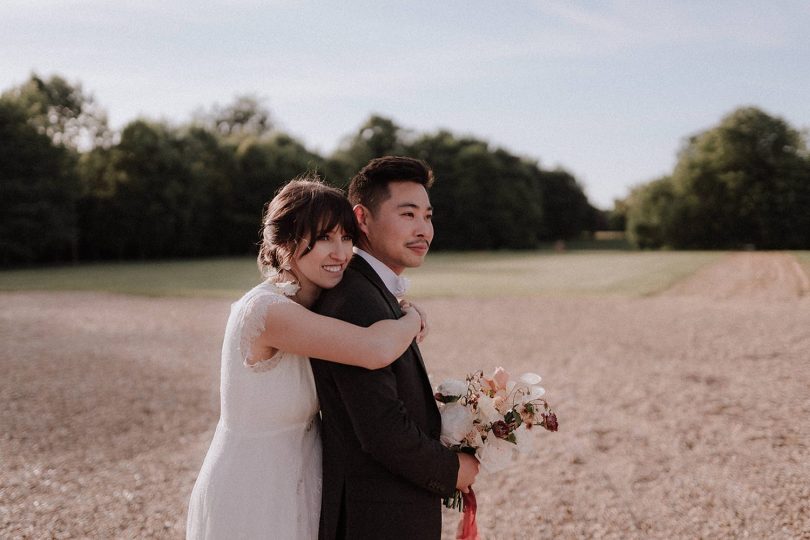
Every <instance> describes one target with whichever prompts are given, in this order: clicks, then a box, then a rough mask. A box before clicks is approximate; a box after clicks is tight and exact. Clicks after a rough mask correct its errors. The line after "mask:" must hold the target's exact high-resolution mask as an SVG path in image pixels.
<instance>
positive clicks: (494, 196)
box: [407, 131, 544, 249]
mask: <svg viewBox="0 0 810 540" xmlns="http://www.w3.org/2000/svg"><path fill="white" fill-rule="evenodd" d="M407 152H408V154H410V155H412V156H415V157H418V158H420V159H424V160H425V161H427V162H428V163H429V164H430V165H431V167H432V168H433V170H434V173H435V175H436V177H437V181H436V184H435V185H434V187H433V190H432V191H431V201H432V203H433V206H434V208H436V212H435V214H434V222H435V223H436V229H437V235H436V239H435V241H434V244H435V246H436V247H438V248H440V249H504V248H509V249H525V248H531V247H536V246H537V244H538V240H539V238H540V235H541V234H542V231H543V230H544V223H543V208H542V189H541V186H540V185H539V183H538V182H537V176H538V175H537V173H536V164H534V163H532V162H528V161H525V160H522V159H521V158H519V157H517V156H513V155H511V154H509V153H508V152H506V151H505V150H502V149H496V150H491V149H490V148H489V146H488V144H487V143H486V142H484V141H481V140H477V139H474V138H469V137H467V138H461V139H458V138H456V137H455V136H453V135H452V134H451V133H450V132H448V131H439V132H438V133H436V134H435V135H424V136H422V137H420V138H418V139H416V140H415V141H414V142H413V143H412V144H410V145H409V146H408V147H407Z"/></svg>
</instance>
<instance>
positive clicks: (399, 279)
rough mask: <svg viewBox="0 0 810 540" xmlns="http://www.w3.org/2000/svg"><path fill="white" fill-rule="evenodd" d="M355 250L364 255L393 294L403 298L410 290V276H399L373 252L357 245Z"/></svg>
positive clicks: (361, 255)
mask: <svg viewBox="0 0 810 540" xmlns="http://www.w3.org/2000/svg"><path fill="white" fill-rule="evenodd" d="M353 250H354V252H355V254H357V255H359V256H360V257H363V259H364V260H365V261H366V262H367V263H368V264H369V266H371V268H373V269H374V271H375V272H377V275H378V276H380V279H381V280H382V282H383V283H384V284H385V287H386V288H387V289H388V290H389V291H390V292H391V294H393V295H394V296H395V297H396V298H397V299H402V297H403V296H405V293H406V292H407V291H408V286H409V285H410V280H409V279H408V278H406V277H404V276H398V275H397V274H396V273H395V272H394V271H393V270H391V269H390V268H388V267H387V266H386V265H385V263H382V262H380V260H379V259H377V258H376V257H375V256H374V255H372V254H371V253H368V252H367V251H363V250H362V249H360V248H359V247H357V246H355V247H354V248H353Z"/></svg>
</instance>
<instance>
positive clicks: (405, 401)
mask: <svg viewBox="0 0 810 540" xmlns="http://www.w3.org/2000/svg"><path fill="white" fill-rule="evenodd" d="M314 309H315V311H317V312H318V313H321V314H323V315H328V316H330V317H336V318H338V319H342V320H344V321H348V322H351V323H354V324H357V325H360V326H370V325H371V324H373V323H375V322H377V321H379V320H382V319H394V318H399V317H400V316H402V311H401V310H400V308H399V304H398V303H397V300H396V298H394V296H393V295H392V294H391V293H390V292H389V291H388V289H386V287H385V285H384V284H383V282H382V280H381V279H380V277H379V276H378V275H377V273H376V272H375V271H374V270H373V269H372V268H371V266H369V264H368V263H367V262H366V261H364V260H363V259H362V257H360V256H355V257H354V258H353V259H352V261H351V263H350V264H349V267H348V268H347V269H346V272H345V275H344V276H343V280H342V281H341V282H340V284H339V285H338V286H337V287H335V288H334V289H331V290H325V291H323V293H322V294H321V297H320V299H319V300H318V302H317V304H316V305H315V306H314ZM312 371H313V373H314V375H315V385H316V387H317V389H318V398H319V399H320V402H321V415H322V419H323V424H322V427H323V430H322V433H323V499H322V506H321V522H320V538H321V539H322V540H332V539H335V538H347V539H366V538H369V539H371V538H374V539H377V538H385V539H388V540H391V539H399V538H401V539H403V540H406V539H407V540H414V539H420V540H421V539H431V538H435V539H437V540H438V539H439V538H440V537H441V521H442V518H441V503H440V500H441V497H444V496H448V495H451V494H452V493H453V491H454V489H455V484H456V476H457V475H458V458H457V457H456V455H455V453H454V452H452V451H450V450H448V449H447V448H445V447H444V446H442V444H441V443H440V442H439V440H438V439H439V435H440V433H441V418H440V416H439V411H438V408H437V407H436V402H435V400H434V398H433V391H432V389H431V386H430V382H429V381H428V377H427V372H426V371H425V366H424V364H423V363H422V357H421V355H420V354H419V349H418V347H417V346H416V343H412V344H411V346H410V347H409V348H408V350H407V351H405V353H404V354H403V355H402V356H400V357H399V358H398V359H397V360H396V361H395V362H394V363H393V364H391V365H390V366H389V367H387V368H384V369H379V370H374V371H370V370H366V369H363V368H357V367H352V366H345V365H341V364H336V363H331V362H325V361H323V360H316V359H312Z"/></svg>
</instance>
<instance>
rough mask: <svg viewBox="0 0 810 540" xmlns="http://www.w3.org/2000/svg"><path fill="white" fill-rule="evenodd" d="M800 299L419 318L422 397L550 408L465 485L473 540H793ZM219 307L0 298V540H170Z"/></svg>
mask: <svg viewBox="0 0 810 540" xmlns="http://www.w3.org/2000/svg"><path fill="white" fill-rule="evenodd" d="M807 283H808V282H807V276H806V275H805V274H804V273H803V272H802V271H801V269H800V267H799V266H798V265H796V264H795V260H793V258H792V257H790V256H789V255H783V254H777V253H774V254H762V253H750V254H749V253H742V254H735V255H732V256H729V257H727V258H725V259H724V260H722V261H721V262H720V263H718V264H717V265H715V266H713V267H710V268H708V269H706V270H704V271H702V272H700V273H698V274H696V275H695V276H693V277H692V278H690V279H689V280H686V281H684V282H682V283H679V284H678V285H676V286H675V287H673V288H672V289H671V290H670V291H667V292H666V293H664V294H662V295H658V296H655V297H648V298H621V297H600V298H596V297H594V298H552V297H544V298H527V299H508V300H507V299H487V300H475V299H452V300H450V299H446V300H442V299H434V300H426V301H424V302H422V304H423V305H424V307H425V308H426V309H427V310H428V311H429V316H430V321H431V328H432V330H431V335H430V337H429V338H428V340H427V341H426V342H425V343H424V344H423V347H422V349H423V353H424V356H425V359H426V362H427V364H428V367H429V369H430V370H431V371H432V376H433V378H434V381H436V382H438V381H440V380H442V379H444V378H446V377H450V376H455V377H458V376H460V375H463V374H464V373H466V372H469V371H473V370H475V369H478V368H490V367H493V366H495V365H503V366H505V367H507V368H508V369H510V371H512V372H516V373H517V372H520V371H524V370H532V371H536V372H539V373H540V374H541V375H543V376H544V379H545V385H546V388H547V390H548V394H547V397H548V399H549V401H551V402H552V403H553V404H555V405H556V409H557V411H558V416H559V419H560V431H559V432H557V433H545V432H544V433H542V434H541V435H542V439H543V441H542V445H541V446H540V448H539V452H538V453H536V454H535V455H533V456H527V457H524V458H522V459H521V460H520V461H519V462H518V463H517V464H516V465H514V466H513V467H511V468H510V469H508V470H506V471H504V472H502V473H500V474H498V475H496V476H494V477H485V476H483V475H482V477H481V478H480V479H479V482H478V483H477V485H476V491H477V493H478V500H479V518H478V519H479V525H480V529H481V532H482V536H483V538H486V539H497V538H503V539H511V538H746V537H748V538H810V423H808V420H807V418H808V416H809V415H810V392H808V388H810V361H809V360H810V290H809V289H810V287H808V285H807ZM228 308H229V305H228V302H227V301H222V300H208V299H175V298H158V299H154V298H143V297H133V296H123V295H111V294H102V293H67V292H66V293H37V292H31V293H3V294H0V369H1V370H2V378H0V406H1V407H2V417H0V418H1V420H0V428H2V429H1V430H0V537H3V538H71V537H90V538H113V537H120V538H181V537H182V536H183V532H184V525H185V511H186V502H187V498H188V496H189V493H190V491H191V487H192V485H193V483H194V479H195V477H196V474H197V471H198V469H199V466H200V464H201V462H202V458H203V456H204V454H205V451H206V449H207V447H208V444H209V441H210V437H211V435H212V433H213V428H214V426H215V423H216V420H217V416H218V396H217V392H218V391H217V384H218V378H219V373H218V363H219V347H220V344H221V338H222V332H223V330H224V324H225V320H226V318H227V313H228ZM456 519H457V515H456V514H454V513H453V512H450V511H447V512H446V513H445V528H444V532H445V537H446V538H452V536H453V535H452V532H453V530H454V528H455V522H456Z"/></svg>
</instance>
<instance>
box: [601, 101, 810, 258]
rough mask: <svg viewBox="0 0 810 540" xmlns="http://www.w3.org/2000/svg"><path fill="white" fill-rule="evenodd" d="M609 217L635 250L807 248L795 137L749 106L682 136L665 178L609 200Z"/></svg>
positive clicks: (804, 166) (802, 150)
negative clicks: (680, 145) (612, 200)
mask: <svg viewBox="0 0 810 540" xmlns="http://www.w3.org/2000/svg"><path fill="white" fill-rule="evenodd" d="M610 221H612V224H613V226H614V228H618V229H626V230H627V235H628V237H629V239H630V240H631V241H632V242H633V243H634V244H635V245H636V246H638V247H641V248H675V249H685V248H688V249H709V248H711V249H740V248H762V249H808V248H810V154H809V153H808V149H807V145H806V141H805V139H804V137H803V134H802V133H801V132H800V131H798V130H796V129H795V128H793V127H791V126H790V125H789V124H788V123H787V122H785V121H784V120H783V119H781V118H778V117H775V116H771V115H769V114H767V113H766V112H764V111H762V110H760V109H758V108H755V107H743V108H739V109H737V110H735V111H733V112H732V113H730V114H728V115H727V116H725V117H724V118H723V119H722V120H721V121H720V123H719V124H718V125H717V126H715V127H713V128H711V129H708V130H706V131H704V132H701V133H698V134H696V135H694V136H692V137H689V138H688V139H687V140H686V141H685V142H684V145H683V147H682V149H681V150H680V152H679V154H678V160H677V164H676V165H675V169H674V170H673V172H672V173H671V174H670V175H667V176H664V177H662V178H658V179H655V180H653V181H651V182H648V183H646V184H643V185H640V186H637V187H636V188H634V189H633V190H631V192H630V194H629V195H628V197H627V198H625V199H623V200H619V201H616V205H615V208H614V210H613V212H612V215H611V218H610Z"/></svg>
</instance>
